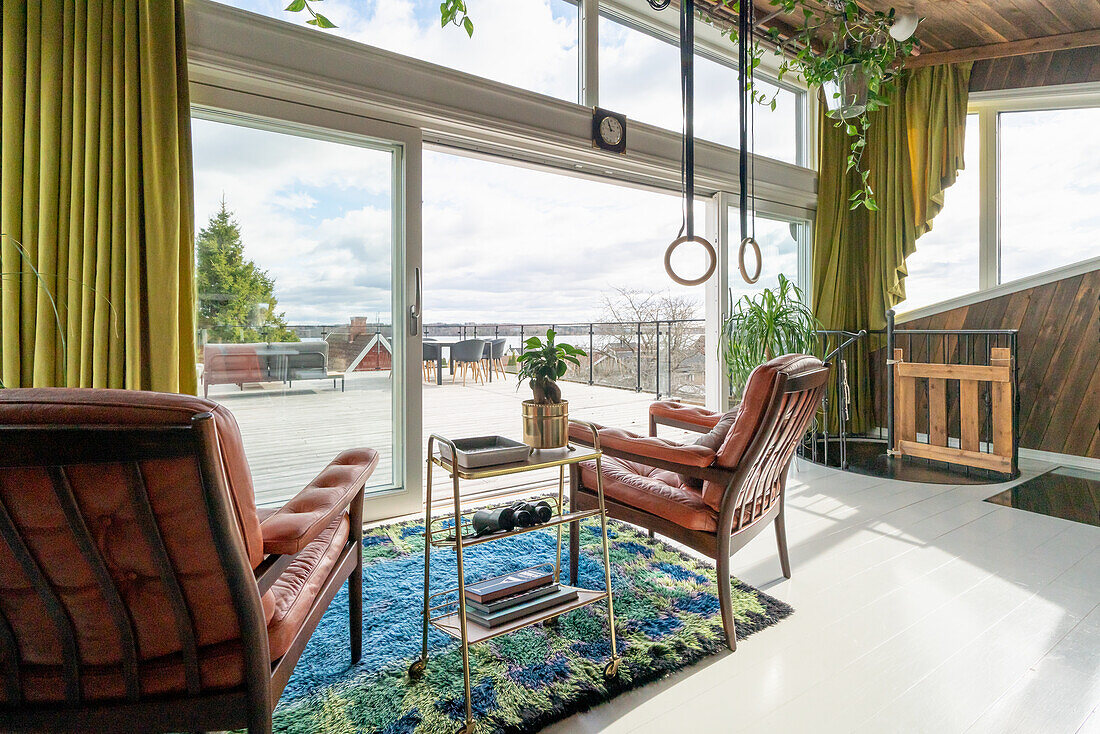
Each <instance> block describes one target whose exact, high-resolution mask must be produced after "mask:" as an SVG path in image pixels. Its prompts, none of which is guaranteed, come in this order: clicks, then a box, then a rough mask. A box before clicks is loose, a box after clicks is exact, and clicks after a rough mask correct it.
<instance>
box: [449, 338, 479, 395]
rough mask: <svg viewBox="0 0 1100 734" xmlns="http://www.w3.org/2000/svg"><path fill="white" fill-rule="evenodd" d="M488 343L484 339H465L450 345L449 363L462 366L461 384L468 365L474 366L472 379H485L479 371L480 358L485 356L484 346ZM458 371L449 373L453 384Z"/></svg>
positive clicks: (464, 380)
mask: <svg viewBox="0 0 1100 734" xmlns="http://www.w3.org/2000/svg"><path fill="white" fill-rule="evenodd" d="M487 345H488V342H486V341H485V340H484V339H466V340H465V341H460V342H457V343H455V344H452V345H451V363H452V364H454V365H456V366H459V367H461V368H462V384H463V385H465V384H466V373H467V372H468V371H469V369H470V367H471V366H472V367H473V368H474V381H475V382H476V381H477V380H478V379H480V380H481V381H482V382H484V381H485V377H484V375H482V373H481V360H482V358H483V357H484V356H485V347H486V346H487ZM456 377H458V373H457V372H454V373H452V374H451V384H452V385H453V384H454V381H455V378H456Z"/></svg>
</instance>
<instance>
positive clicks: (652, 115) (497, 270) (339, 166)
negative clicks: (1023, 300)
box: [194, 0, 1100, 323]
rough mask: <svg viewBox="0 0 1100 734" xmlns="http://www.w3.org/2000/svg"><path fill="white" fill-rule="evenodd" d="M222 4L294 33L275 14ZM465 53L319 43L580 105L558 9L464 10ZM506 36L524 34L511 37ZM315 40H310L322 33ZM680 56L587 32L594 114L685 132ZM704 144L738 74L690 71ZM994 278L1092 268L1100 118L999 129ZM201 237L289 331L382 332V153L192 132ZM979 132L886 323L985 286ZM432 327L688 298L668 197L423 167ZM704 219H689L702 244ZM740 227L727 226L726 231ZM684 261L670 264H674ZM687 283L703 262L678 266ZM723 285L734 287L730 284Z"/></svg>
mask: <svg viewBox="0 0 1100 734" xmlns="http://www.w3.org/2000/svg"><path fill="white" fill-rule="evenodd" d="M227 4H231V5H235V6H237V7H241V8H244V9H246V10H252V11H255V12H259V13H262V14H265V15H269V16H271V17H275V18H279V19H282V20H287V21H288V22H294V23H298V24H301V23H302V22H303V21H304V20H305V17H304V16H303V15H299V14H290V13H286V12H284V10H283V8H284V7H285V4H286V0H231V2H228V3H227ZM470 8H471V14H472V16H473V18H474V21H475V25H476V29H475V33H474V38H473V39H469V38H467V37H466V34H465V33H464V32H462V31H461V30H460V29H457V28H445V29H442V28H440V27H439V19H438V18H439V15H438V14H439V5H438V1H437V0H386V1H385V2H379V1H378V0H326V1H325V2H324V6H323V10H324V12H325V14H326V15H327V16H328V17H329V18H330V19H332V20H333V21H335V22H336V23H337V24H338V25H339V26H340V27H339V28H338V29H336V30H333V31H326V32H327V33H333V34H337V35H340V36H344V37H348V38H351V39H354V40H357V41H361V42H364V43H368V44H371V45H375V46H379V47H382V48H385V49H387V50H391V51H395V52H398V53H404V54H408V55H412V56H415V57H417V58H420V59H424V60H428V61H432V62H435V63H440V64H444V65H447V66H451V67H453V68H456V69H459V70H461V71H465V72H469V73H473V74H477V75H480V76H484V77H487V78H491V79H494V80H496V81H501V82H504V83H508V84H513V85H516V86H520V87H523V88H526V89H531V90H534V91H537V92H541V93H543V94H549V95H553V96H557V97H560V98H562V99H568V100H575V99H576V97H577V38H578V29H577V10H576V7H575V6H573V5H571V4H569V3H567V2H564V0H477V2H475V3H470ZM517 29H519V30H518V31H517ZM317 32H321V31H317ZM677 68H678V58H677V52H676V49H675V47H674V46H672V45H670V44H667V43H664V42H662V41H659V40H656V39H653V38H651V37H649V36H647V35H645V34H643V33H640V32H637V31H634V30H631V29H628V28H625V27H623V26H619V25H617V24H614V23H612V22H611V21H609V20H607V19H606V18H605V19H601V22H600V76H601V78H600V101H601V106H605V107H609V108H611V109H615V110H617V111H620V112H624V113H625V114H626V115H627V116H628V118H630V119H633V120H643V121H646V122H650V123H652V124H657V125H662V126H665V127H667V128H669V129H678V128H679V126H680V93H679V86H678V78H677ZM696 74H697V79H696V89H697V101H696V130H697V134H698V135H699V137H703V138H707V139H712V140H716V141H718V142H722V143H725V144H730V145H733V144H735V143H736V134H737V125H736V122H737V101H736V73H735V72H734V71H733V70H732V69H729V68H728V67H725V66H722V65H720V64H717V63H716V62H713V61H710V60H708V59H703V58H701V57H697V64H696ZM794 104H795V98H794V95H792V94H789V93H782V94H781V95H780V97H779V107H778V109H777V111H776V112H769V111H768V110H766V109H763V108H757V109H756V110H755V118H756V131H757V134H756V150H757V151H758V152H759V153H762V154H765V155H770V156H772V157H776V158H779V159H782V160H787V161H791V162H793V161H795V160H796V156H797V154H798V151H797V150H796V147H795V116H794V114H793V107H794ZM1001 120H1002V130H1003V136H1002V145H1001V165H1002V181H1003V190H1002V227H1001V229H1002V242H1003V250H1004V264H1003V270H1004V279H1006V280H1007V279H1011V278H1013V277H1020V276H1022V275H1026V274H1029V273H1033V272H1038V271H1041V270H1046V269H1049V268H1051V267H1057V266H1058V265H1062V264H1066V263H1067V262H1072V261H1075V260H1079V259H1083V258H1086V257H1092V256H1096V255H1097V254H1098V248H1097V247H1096V246H1095V237H1094V235H1093V234H1092V233H1095V232H1096V231H1097V228H1098V225H1100V221H1098V220H1100V207H1097V203H1098V202H1100V166H1098V165H1096V164H1097V162H1098V161H1100V136H1096V135H1095V130H1096V129H1098V128H1100V125H1098V123H1100V110H1095V109H1093V110H1069V111H1053V112H1051V111H1047V112H1029V113H1010V114H1006V115H1002V118H1001ZM194 135H195V141H194V142H195V145H194V149H195V170H196V226H197V227H201V226H203V224H205V222H206V220H207V219H208V218H209V216H210V215H211V214H212V213H213V212H214V211H215V210H216V208H217V206H218V203H219V201H220V199H221V197H222V195H224V196H225V197H226V200H227V202H228V204H229V206H230V208H231V209H233V210H234V211H235V213H236V215H237V218H238V220H239V221H240V223H241V225H242V229H243V235H244V242H245V247H246V252H247V253H248V256H249V257H251V258H252V259H254V260H255V261H256V262H257V264H258V265H260V267H262V268H265V269H267V270H268V271H269V272H270V274H271V275H272V276H273V277H274V278H275V281H276V286H277V295H278V298H279V301H280V309H281V310H283V311H284V312H285V313H286V316H287V318H288V320H289V321H290V322H291V323H345V322H346V321H347V319H348V317H349V316H350V315H357V316H362V315H366V316H368V317H371V318H372V319H373V318H377V319H379V320H382V321H386V320H388V318H389V308H390V306H389V300H390V298H389V297H390V293H389V282H388V275H389V243H390V234H391V229H390V227H391V222H390V219H391V210H390V194H391V192H390V191H389V186H390V169H389V154H388V153H385V152H381V151H377V150H369V149H364V148H351V147H350V146H347V145H343V144H336V143H331V142H323V141H315V140H308V139H304V138H298V137H292V136H287V135H283V134H279V133H272V132H268V131H259V130H252V129H248V128H241V127H235V126H231V125H228V124H224V123H215V122H208V121H196V122H195V126H194ZM977 150H978V145H977V125H976V117H975V116H971V119H970V124H969V125H968V133H967V146H966V170H964V171H963V172H961V173H960V175H959V179H958V182H957V183H956V184H955V185H954V186H953V187H952V188H951V189H949V190H948V192H947V197H946V203H945V206H944V209H943V211H942V212H941V213H940V215H939V216H938V217H937V219H936V221H935V223H934V226H933V230H932V231H931V232H929V233H928V234H926V235H925V236H924V237H922V238H921V239H920V240H919V241H918V243H917V253H916V254H915V255H913V256H911V257H910V258H909V261H908V269H909V273H910V275H909V277H908V278H907V280H906V289H907V294H908V299H907V301H906V302H904V303H902V304H900V305H899V306H898V310H899V311H904V310H907V309H910V308H916V307H919V306H922V305H927V304H929V303H933V302H935V301H939V300H943V299H944V298H949V297H952V296H955V295H960V294H962V293H966V292H969V291H972V290H974V289H976V288H977V285H978V265H977V257H978V170H977V169H978V166H977ZM423 183H424V204H423V207H424V208H423V219H424V263H425V269H424V286H425V305H424V308H425V317H426V321H427V322H428V323H432V322H481V323H487V322H494V321H499V322H505V321H508V322H524V323H535V322H544V321H557V322H564V321H587V320H590V319H597V318H599V317H600V315H601V313H602V310H603V309H602V301H603V294H606V293H610V292H612V290H613V289H614V288H619V287H625V288H638V289H642V290H653V291H662V292H668V293H670V294H675V295H683V296H685V297H688V298H690V299H693V300H695V301H696V302H697V304H698V314H699V316H702V289H701V288H695V289H687V288H681V287H679V286H676V285H675V284H673V283H672V282H671V281H670V280H669V279H668V277H667V276H666V275H665V274H664V271H663V267H662V263H661V257H662V254H663V251H664V248H665V246H666V245H667V243H668V242H669V241H670V240H671V239H672V238H673V237H674V236H675V235H676V233H677V230H678V229H679V227H680V220H681V217H680V204H679V201H678V200H677V198H676V197H675V196H670V195H665V194H660V193H654V192H648V191H641V190H637V189H632V188H626V187H621V186H615V185H612V184H607V183H600V182H594V181H589V180H583V179H578V178H573V177H569V176H563V175H560V174H555V173H551V172H546V171H535V170H531V169H526V168H518V167H514V166H510V165H506V164H503V163H492V162H486V161H482V160H474V159H470V158H463V157H459V156H455V155H450V154H446V153H443V152H438V151H426V153H425V160H424V182H423ZM702 211H703V208H702V205H701V204H699V205H698V206H697V212H698V213H697V221H698V222H699V229H700V230H701V229H702V222H703V215H702ZM734 225H736V220H735V218H734ZM757 234H758V239H759V240H760V241H761V243H762V245H763V249H764V251H765V252H764V254H765V276H764V282H765V283H770V282H774V276H775V273H776V272H778V271H779V270H780V269H782V270H783V272H786V273H787V275H788V276H790V277H792V278H793V277H794V275H795V270H796V256H795V253H796V250H795V248H794V242H793V240H792V239H791V234H790V232H789V227H788V225H787V223H785V222H771V223H769V222H767V221H766V220H764V219H762V218H758V225H757ZM684 249H685V248H681V250H684ZM677 263H678V268H677V269H678V270H682V271H684V272H688V273H690V272H698V271H699V270H701V268H702V257H701V255H700V253H699V251H697V250H693V251H690V252H683V253H681V254H680V255H679V256H678V258H677ZM729 285H730V286H732V287H734V288H736V289H737V292H735V294H734V297H735V298H736V297H737V296H738V295H740V294H741V293H742V292H744V290H745V289H744V288H743V287H742V286H741V285H740V284H739V283H738V281H737V278H736V276H734V277H733V278H732V282H731V283H730V284H729Z"/></svg>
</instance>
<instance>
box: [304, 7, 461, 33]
mask: <svg viewBox="0 0 1100 734" xmlns="http://www.w3.org/2000/svg"><path fill="white" fill-rule="evenodd" d="M319 2H322V0H292V1H291V3H290V5H287V6H286V11H287V12H289V13H300V12H302V11H303V10H304V11H306V12H307V13H309V14H310V15H311V16H312V17H311V18H310V19H309V20H307V21H306V23H307V24H309V25H312V26H316V27H318V28H336V27H337V26H336V24H335V23H333V22H332V21H331V20H329V19H328V18H326V17H325V16H323V15H321V14H320V13H318V12H317V11H316V10H315V9H314V8H313V4H314V3H319ZM448 23H450V24H451V25H456V26H459V27H460V28H462V29H463V30H465V31H466V35H468V36H471V37H472V36H473V35H474V22H473V21H472V20H471V19H470V16H468V15H467V14H466V3H465V0H443V2H441V3H440V4H439V24H440V26H442V27H446V26H447V24H448Z"/></svg>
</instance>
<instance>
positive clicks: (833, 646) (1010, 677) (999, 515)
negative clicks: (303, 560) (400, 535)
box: [211, 374, 1100, 734]
mask: <svg viewBox="0 0 1100 734" xmlns="http://www.w3.org/2000/svg"><path fill="white" fill-rule="evenodd" d="M303 385H304V386H305V387H303V388H299V386H295V390H293V391H286V392H284V391H282V390H281V389H280V390H276V389H274V388H268V389H264V388H252V389H250V390H247V391H245V392H244V393H243V394H242V393H240V392H239V391H237V390H236V388H220V389H217V390H215V391H213V392H212V394H211V397H216V398H217V399H219V400H221V401H223V402H224V403H225V404H226V405H227V406H229V407H230V408H231V409H232V410H233V412H234V414H235V415H236V416H237V418H238V421H239V422H240V423H241V427H242V432H243V434H244V437H245V444H246V450H247V451H248V455H249V458H250V461H251V463H252V466H253V472H254V475H255V479H256V486H257V493H258V495H259V498H260V501H261V502H263V501H265V500H266V501H273V500H278V499H279V498H280V497H281V496H288V495H290V494H293V493H294V492H296V491H297V490H298V489H300V488H301V487H302V486H304V484H305V483H307V482H308V481H309V479H310V478H312V476H313V475H314V474H315V473H316V472H317V471H318V470H319V469H320V468H322V467H323V466H324V465H325V463H327V461H328V460H329V459H330V458H331V457H332V456H334V455H335V454H336V453H337V452H338V451H339V450H341V449H343V448H346V447H348V446H352V445H368V446H375V447H377V448H379V449H381V450H382V451H383V453H384V456H385V458H384V462H385V463H384V465H383V466H382V467H380V469H379V472H380V476H383V477H385V478H387V479H388V472H389V460H390V455H389V453H390V452H389V450H388V446H389V425H390V421H389V410H390V408H389V383H388V379H386V378H385V376H384V375H378V374H375V375H367V376H357V377H355V378H354V379H353V380H351V381H349V383H348V389H347V392H345V393H340V392H339V391H335V392H334V391H333V390H332V389H331V383H329V384H328V386H326V385H325V384H324V383H320V382H318V383H303ZM565 392H566V394H567V397H568V398H569V400H570V405H571V413H572V414H573V415H574V416H577V417H587V418H590V419H592V420H596V421H598V422H601V423H605V424H608V425H617V426H623V427H627V428H631V427H633V430H636V431H638V432H641V433H644V432H645V416H646V405H647V404H648V403H649V401H650V400H652V396H651V395H647V394H637V393H633V392H630V391H623V390H615V389H611V388H598V387H589V386H586V385H575V384H567V385H566V386H565ZM524 396H525V395H524V391H520V392H517V391H516V388H515V382H514V381H509V382H507V383H503V382H494V383H493V384H492V385H488V386H483V385H477V386H475V385H472V384H468V385H466V386H465V387H462V386H461V385H455V386H451V385H449V384H447V385H444V386H442V387H437V386H435V385H434V384H432V385H427V386H425V389H424V406H425V419H424V431H425V438H426V436H427V434H428V433H429V432H432V431H437V432H440V433H443V434H446V435H456V436H461V435H479V434H485V433H501V434H504V435H510V436H514V437H517V438H518V436H519V428H520V426H519V417H518V416H519V402H520V401H521V400H522V399H523V397H524ZM663 435H671V434H663ZM1041 468H1045V467H1044V466H1043V465H1040V464H1037V463H1032V464H1026V465H1025V476H1024V477H1023V479H1026V478H1029V477H1031V476H1034V475H1035V474H1036V473H1037V472H1038V471H1039V470H1040V469H1041ZM554 476H555V477H556V474H555V475H554ZM552 478H554V477H551V476H549V475H548V476H547V477H546V479H547V480H549V479H552ZM444 482H445V478H443V477H441V478H440V483H439V484H437V487H436V490H437V493H438V492H439V491H441V490H442V491H447V492H449V486H447V485H445V484H444ZM1004 486H1005V485H988V486H984V487H983V486H964V487H954V486H943V485H926V484H911V483H903V482H893V481H889V480H880V479H874V478H870V477H864V476H860V475H857V474H851V473H844V472H839V471H835V470H831V469H824V468H821V467H817V466H814V465H812V464H808V463H799V465H798V466H796V468H795V469H794V470H792V474H791V478H790V481H789V482H788V492H789V495H788V500H787V502H788V504H787V507H788V510H787V516H788V521H787V523H788V533H789V543H790V552H791V562H792V565H793V578H792V579H791V580H789V581H788V580H784V579H783V578H782V577H781V575H780V571H779V562H778V559H777V558H776V555H775V546H774V536H773V535H772V534H771V533H768V532H765V533H763V534H761V535H760V537H758V538H757V539H756V540H754V541H753V542H752V543H751V544H749V545H748V546H747V547H746V548H744V549H743V550H742V551H740V552H739V553H738V554H737V555H736V556H735V557H734V571H735V573H736V574H737V575H738V576H739V577H740V578H741V579H743V580H744V581H745V582H747V583H749V584H752V585H754V586H757V587H758V588H761V589H763V590H765V591H767V592H768V593H770V594H772V595H773V596H776V597H778V598H780V599H783V600H785V601H787V602H789V603H790V604H791V605H792V606H793V607H794V608H795V613H794V615H793V616H791V617H790V618H788V619H786V620H784V621H783V622H781V623H780V624H778V625H777V626H775V627H773V628H770V629H767V630H764V631H762V632H760V633H758V634H756V635H753V636H752V637H750V638H748V639H746V640H743V641H742V642H741V643H740V644H739V645H738V650H737V652H736V653H733V654H719V655H716V656H714V657H712V658H709V659H707V660H705V661H703V662H702V663H700V664H698V665H696V666H694V667H692V668H690V669H688V670H685V671H682V672H681V673H679V674H678V675H675V676H673V677H670V678H668V679H666V680H663V681H660V682H658V683H655V684H653V685H650V686H646V687H644V688H641V689H639V690H637V691H634V692H632V693H629V694H626V695H623V696H620V697H618V698H616V699H615V700H613V701H610V702H608V703H606V704H603V705H601V706H598V707H596V708H595V709H593V710H591V711H589V712H587V713H584V714H580V715H577V716H574V717H572V718H570V719H568V720H566V721H564V722H561V723H559V724H558V725H556V726H554V727H551V728H550V729H548V730H547V731H548V732H549V734H565V733H566V732H568V733H569V734H574V733H577V732H623V733H625V732H655V733H657V732H673V733H674V732H690V733H691V734H701V733H702V732H723V733H725V732H767V733H768V734H788V733H801V732H812V733H814V734H825V733H827V732H876V733H877V732H891V733H893V732H904V733H909V732H934V733H935V734H950V733H952V732H973V733H975V734H977V733H983V734H984V733H994V732H996V733H1000V732H1025V733H1030V732H1035V733H1037V734H1048V733H1051V734H1059V733H1062V732H1064V733H1066V734H1086V732H1087V733H1088V734H1100V711H1098V709H1097V707H1098V704H1100V608H1098V606H1097V605H1098V603H1100V528H1096V527H1091V526H1087V525H1082V524H1078V523H1073V522H1069V521H1065V520H1059V519H1056V518H1051V517H1046V516H1042V515H1036V514H1031V513H1027V512H1023V511H1020V510H1014V509H1011V508H1006V507H1000V506H998V505H993V504H990V503H988V502H983V501H982V500H983V499H984V498H986V497H989V496H991V495H993V494H995V493H996V492H998V491H1001V490H1002V489H1003V488H1004Z"/></svg>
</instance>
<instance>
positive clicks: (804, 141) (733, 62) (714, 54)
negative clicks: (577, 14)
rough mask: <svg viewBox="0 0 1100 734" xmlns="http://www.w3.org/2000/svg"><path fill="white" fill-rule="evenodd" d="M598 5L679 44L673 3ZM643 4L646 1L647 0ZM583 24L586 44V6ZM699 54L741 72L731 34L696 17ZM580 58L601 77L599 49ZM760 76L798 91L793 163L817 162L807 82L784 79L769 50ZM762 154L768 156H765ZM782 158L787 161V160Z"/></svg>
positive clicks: (617, 19) (618, 0)
mask: <svg viewBox="0 0 1100 734" xmlns="http://www.w3.org/2000/svg"><path fill="white" fill-rule="evenodd" d="M595 1H596V0H592V2H595ZM598 5H599V13H598V16H599V18H604V19H606V20H608V21H610V22H612V23H617V24H619V25H621V26H624V27H626V28H629V29H630V30H633V31H637V32H638V33H644V34H645V35H647V36H649V37H650V38H653V39H655V40H658V41H661V42H663V43H667V44H669V45H672V46H676V47H679V43H680V29H679V21H678V20H677V19H678V16H677V15H676V13H672V12H671V11H672V8H671V7H670V8H669V9H667V10H665V11H663V13H658V12H657V11H653V10H651V9H649V8H648V6H646V7H644V8H643V7H641V6H637V3H631V2H629V0H604V1H603V2H599V3H598ZM642 5H646V4H645V3H644V2H643V3H642ZM674 21H675V22H674ZM598 24H599V20H598V19H597V20H596V25H597V26H598ZM579 25H581V26H582V31H581V32H582V42H581V43H582V48H583V47H584V39H583V34H584V30H583V26H584V9H583V8H582V11H581V23H580V24H579ZM595 34H596V38H595V44H596V46H597V49H598V46H599V31H598V30H596V31H595ZM695 54H696V55H697V56H701V57H702V58H704V59H707V60H708V61H713V62H714V63H716V64H720V65H721V66H725V67H727V68H728V69H729V70H730V71H732V72H733V73H734V74H736V73H737V55H736V54H737V49H736V47H735V46H733V45H732V44H731V43H730V42H729V40H728V39H727V38H725V37H724V36H722V35H721V33H720V32H719V31H718V30H717V29H716V28H714V27H713V26H711V25H707V24H701V23H699V22H698V21H696V29H695ZM579 60H580V64H581V69H580V76H581V78H582V79H586V78H590V75H594V76H596V77H597V78H598V77H599V58H598V55H597V54H596V53H584V52H582V53H581V54H580V55H579ZM590 64H592V65H595V67H596V68H595V71H592V70H590V68H589V65H590ZM756 76H757V77H759V78H760V79H761V80H763V81H765V82H767V83H768V84H771V85H773V86H775V87H776V88H778V89H781V90H783V91H785V92H790V93H792V94H794V95H795V136H796V137H795V160H794V163H793V164H790V165H796V166H801V167H803V168H808V167H810V166H811V165H813V160H812V159H813V157H814V156H813V150H814V147H813V146H814V140H813V136H812V131H813V130H814V128H815V125H814V124H812V123H814V122H815V120H813V119H812V113H811V105H810V94H809V89H808V87H807V86H806V85H804V84H799V83H793V82H791V81H789V80H783V81H780V79H779V75H778V66H777V64H776V62H775V59H774V56H773V55H772V54H765V55H764V56H763V58H762V60H761V63H760V66H759V67H758V69H757V72H756ZM597 89H598V87H597ZM582 98H583V94H582ZM594 99H595V101H593V102H592V105H593V106H595V105H596V104H598V102H599V93H598V91H597V93H596V94H595V95H594ZM643 124H645V123H643ZM704 139H705V138H704ZM711 142H714V144H715V145H723V144H722V143H718V142H717V141H711ZM760 157H761V158H764V157H765V156H760ZM772 160H774V159H772ZM782 162H784V163H785V162H786V161H782Z"/></svg>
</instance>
